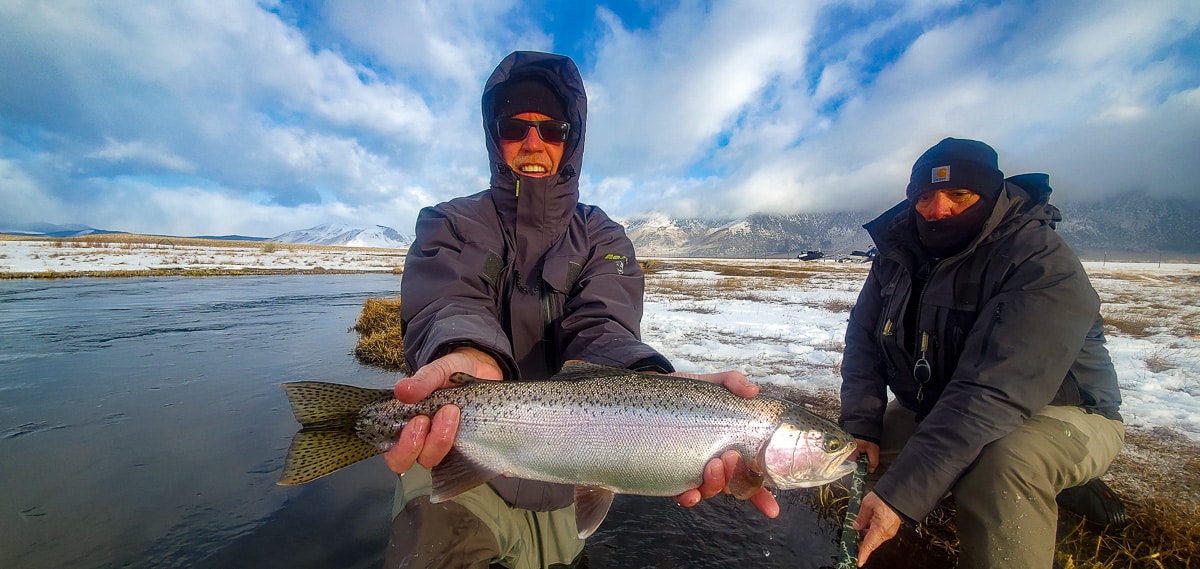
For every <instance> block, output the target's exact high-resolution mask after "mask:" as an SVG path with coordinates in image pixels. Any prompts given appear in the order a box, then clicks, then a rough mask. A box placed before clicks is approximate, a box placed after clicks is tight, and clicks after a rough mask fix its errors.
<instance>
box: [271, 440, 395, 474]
mask: <svg viewBox="0 0 1200 569" xmlns="http://www.w3.org/2000/svg"><path fill="white" fill-rule="evenodd" d="M379 453H380V451H379V449H377V448H375V447H374V446H371V445H370V444H368V443H366V442H365V441H363V440H362V439H360V438H358V436H357V435H355V433H354V431H350V430H333V429H317V430H311V431H309V430H301V431H300V432H298V433H296V436H294V437H292V446H291V447H290V448H288V453H287V459H285V461H284V464H283V474H282V475H281V476H280V477H279V482H276V484H278V485H280V486H293V485H296V484H304V483H305V482H310V481H313V480H316V479H318V478H320V477H322V476H325V475H326V474H330V473H333V472H336V471H338V470H341V469H343V468H345V467H347V466H350V465H351V464H354V463H356V462H358V461H360V460H363V459H366V458H370V457H372V456H375V455H377V454H379Z"/></svg>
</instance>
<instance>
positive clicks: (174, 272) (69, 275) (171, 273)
mask: <svg viewBox="0 0 1200 569" xmlns="http://www.w3.org/2000/svg"><path fill="white" fill-rule="evenodd" d="M361 272H362V271H345V270H340V269H324V268H321V267H313V268H311V269H254V268H229V269H220V268H203V269H182V268H175V269H172V268H163V269H134V270H128V271H69V272H68V271H54V270H50V271H38V272H32V273H0V280H5V279H9V280H12V279H73V278H81V277H93V278H126V277H238V276H262V275H354V274H359V273H361Z"/></svg>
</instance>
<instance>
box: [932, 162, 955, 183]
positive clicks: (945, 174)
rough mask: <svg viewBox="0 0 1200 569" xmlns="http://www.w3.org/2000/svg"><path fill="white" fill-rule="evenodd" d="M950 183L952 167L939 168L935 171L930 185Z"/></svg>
mask: <svg viewBox="0 0 1200 569" xmlns="http://www.w3.org/2000/svg"><path fill="white" fill-rule="evenodd" d="M949 181H950V166H937V167H935V168H934V169H933V176H932V179H931V180H930V183H933V184H936V183H938V182H949Z"/></svg>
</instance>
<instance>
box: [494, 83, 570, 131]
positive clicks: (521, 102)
mask: <svg viewBox="0 0 1200 569" xmlns="http://www.w3.org/2000/svg"><path fill="white" fill-rule="evenodd" d="M495 105H496V106H495V109H496V113H495V117H496V118H498V119H506V118H512V117H513V116H515V115H519V114H521V113H526V112H537V113H542V114H544V115H546V116H548V117H550V118H552V119H555V120H560V121H565V120H567V111H566V108H565V106H564V105H563V103H562V100H561V99H559V98H558V95H557V94H556V93H555V92H554V89H552V88H550V85H548V84H546V82H545V81H542V80H541V79H536V78H532V77H526V78H520V79H515V80H512V81H507V82H504V83H501V84H499V85H497V86H496V90H495Z"/></svg>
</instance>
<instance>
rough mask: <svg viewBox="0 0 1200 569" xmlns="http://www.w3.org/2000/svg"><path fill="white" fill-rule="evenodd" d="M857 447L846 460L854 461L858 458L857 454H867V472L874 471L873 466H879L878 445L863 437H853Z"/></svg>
mask: <svg viewBox="0 0 1200 569" xmlns="http://www.w3.org/2000/svg"><path fill="white" fill-rule="evenodd" d="M854 442H855V443H856V444H857V448H855V449H854V452H852V453H850V456H848V457H846V460H848V461H850V462H854V461H856V460H858V455H860V454H865V455H867V472H875V467H877V466H879V445H877V444H875V443H873V442H871V441H868V440H864V439H854Z"/></svg>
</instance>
